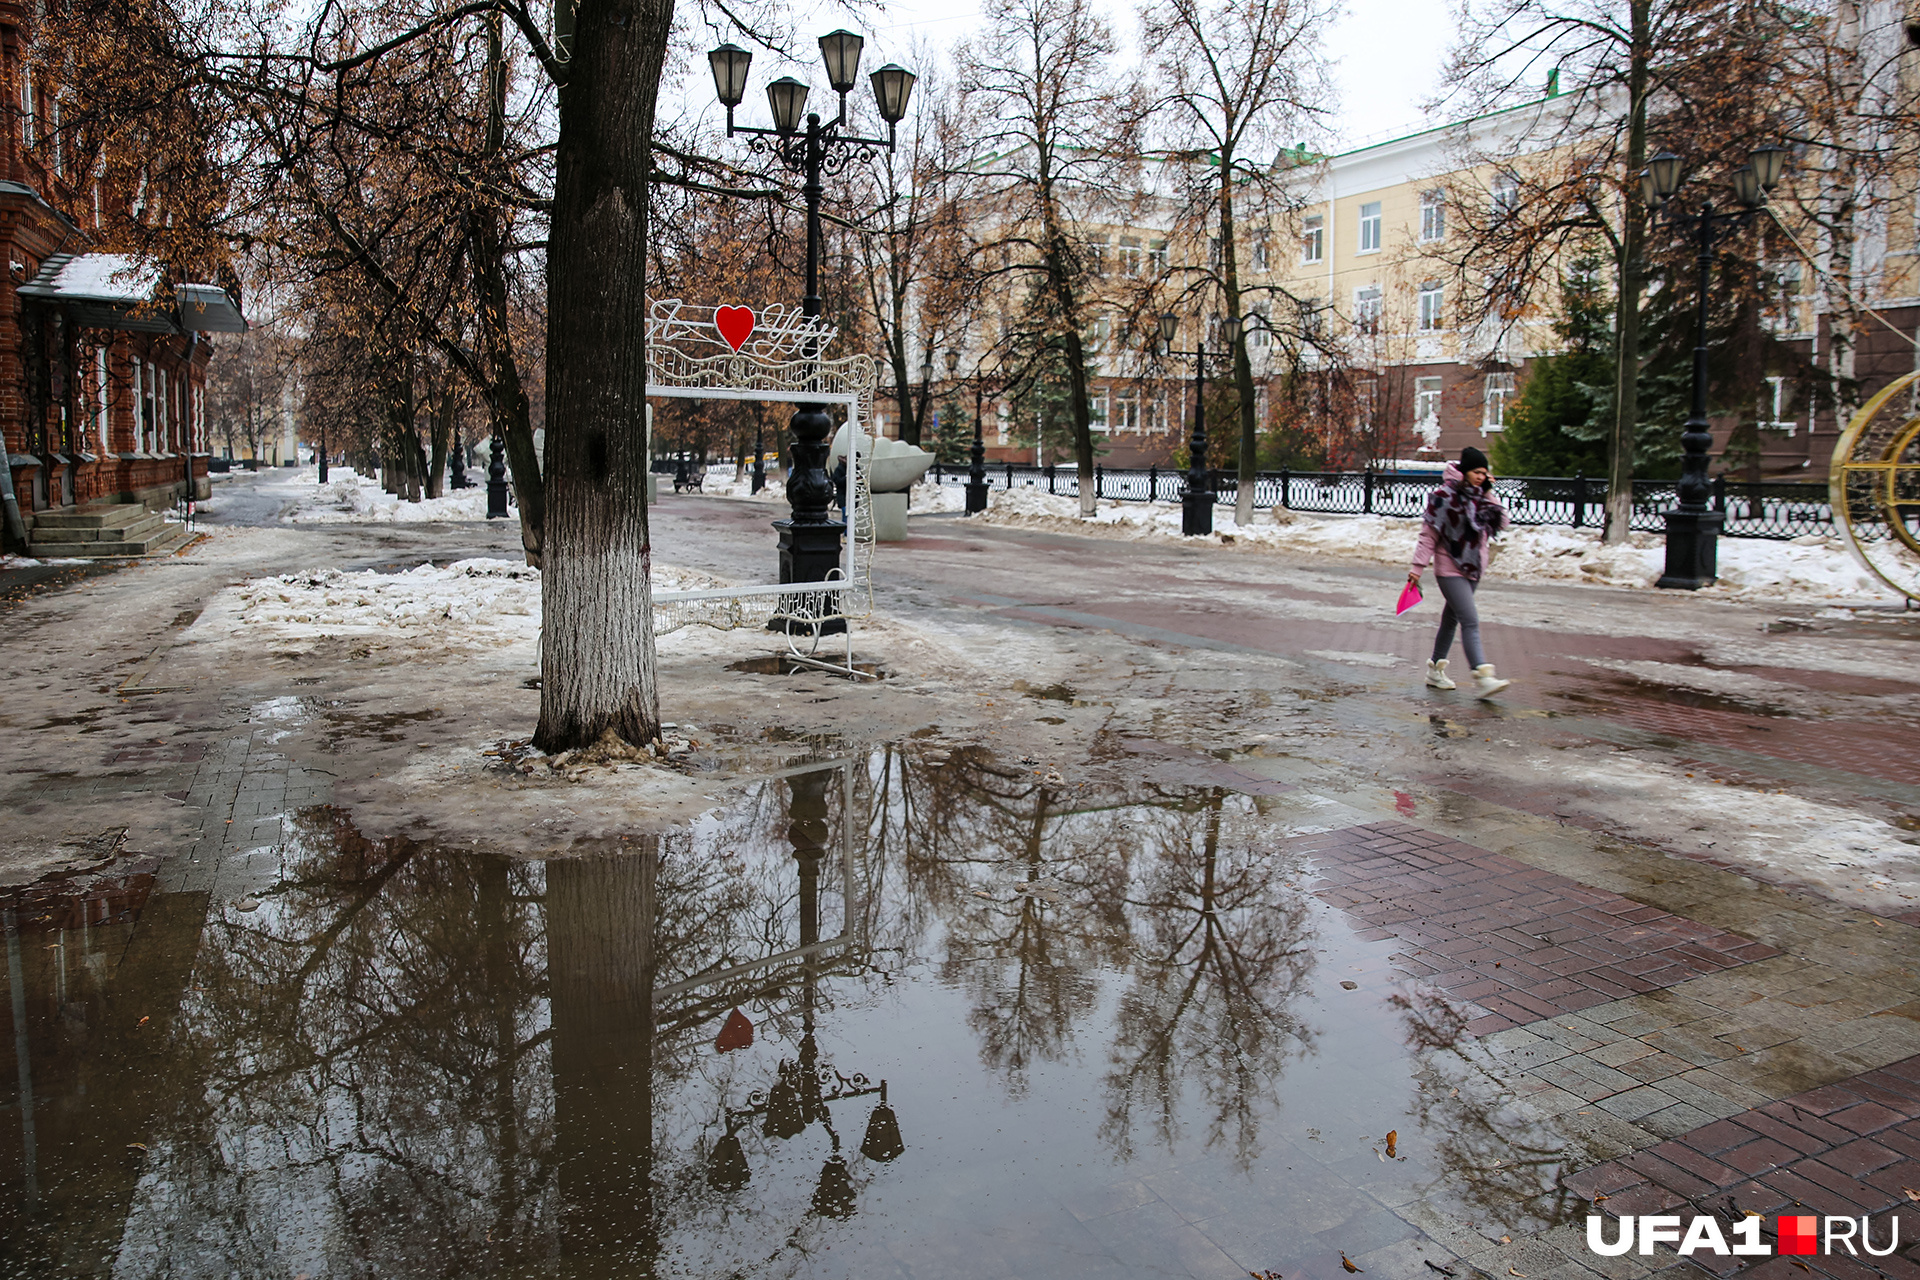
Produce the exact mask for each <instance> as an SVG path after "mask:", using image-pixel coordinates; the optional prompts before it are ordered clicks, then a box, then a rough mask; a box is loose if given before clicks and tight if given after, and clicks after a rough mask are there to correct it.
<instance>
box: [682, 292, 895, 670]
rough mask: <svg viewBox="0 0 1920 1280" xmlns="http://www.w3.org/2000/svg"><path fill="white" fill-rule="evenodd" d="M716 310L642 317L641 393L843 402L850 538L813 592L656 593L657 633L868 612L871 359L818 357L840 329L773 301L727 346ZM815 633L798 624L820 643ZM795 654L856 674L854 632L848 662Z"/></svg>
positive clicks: (781, 588) (791, 636) (776, 587)
mask: <svg viewBox="0 0 1920 1280" xmlns="http://www.w3.org/2000/svg"><path fill="white" fill-rule="evenodd" d="M720 310H721V308H718V307H710V306H690V305H688V304H686V303H684V302H681V301H680V300H679V299H677V298H665V299H660V300H657V301H655V302H654V303H653V304H652V305H651V306H650V307H649V308H648V314H647V395H648V396H661V397H667V398H673V399H683V400H779V401H787V402H791V403H796V404H799V403H807V404H839V405H844V406H846V411H847V427H848V431H847V436H848V440H849V442H850V444H851V448H849V449H848V457H849V463H848V475H847V540H846V546H845V548H844V550H843V552H842V558H841V565H840V568H839V570H838V573H839V575H840V576H839V577H838V578H836V579H834V580H832V581H829V582H825V583H821V584H820V585H819V586H817V587H809V588H807V589H805V590H796V589H795V586H794V585H793V584H782V583H770V584H767V585H763V586H743V587H722V588H718V589H716V590H711V591H660V592H655V593H654V596H653V619H654V622H653V625H654V633H655V634H656V635H665V634H666V633H668V632H670V631H677V630H679V629H680V628H681V627H685V626H690V625H694V624H698V625H701V626H709V627H715V628H718V629H720V630H731V629H734V628H739V627H764V626H765V625H767V624H768V623H770V622H772V621H774V620H775V619H785V620H788V621H790V622H806V623H824V622H826V621H828V620H830V619H854V618H865V617H870V616H871V615H872V613H873V577H872V569H873V543H874V532H873V513H872V502H871V499H872V487H871V480H870V477H869V475H868V462H869V458H870V454H871V448H870V446H869V445H868V443H867V440H866V424H867V423H868V422H870V421H872V418H873V397H874V392H875V390H876V389H877V388H878V387H879V385H880V376H879V368H878V366H877V365H875V363H874V361H873V358H872V357H871V356H865V355H852V356H841V357H837V358H828V357H826V356H824V355H823V354H822V353H823V352H824V351H825V350H826V348H827V345H828V344H829V343H831V342H832V341H833V339H834V338H835V337H836V336H837V335H838V333H839V330H838V329H837V328H836V327H835V326H834V325H831V324H828V323H826V322H824V321H822V320H820V319H818V318H817V317H815V318H809V317H807V316H803V315H801V314H800V313H799V312H798V311H795V310H792V309H790V308H787V307H784V306H781V305H778V304H775V305H774V306H770V307H767V308H765V309H764V310H760V311H756V312H755V313H754V316H753V320H754V323H753V329H752V332H751V333H750V334H749V335H748V336H747V337H746V339H745V340H744V341H743V342H741V344H740V345H739V347H738V348H736V347H734V345H733V344H732V343H730V342H729V341H728V340H727V339H726V338H724V337H722V336H721V330H720V327H719V325H718V323H717V320H716V315H717V313H718V312H719V311H720ZM819 631H820V629H819V627H817V626H814V627H810V628H801V629H800V633H799V634H800V635H801V636H807V635H810V637H811V640H812V641H813V642H814V643H817V642H818V638H819ZM787 635H788V647H789V649H790V650H791V652H792V656H793V657H794V658H795V659H796V660H798V661H803V662H806V663H807V664H808V665H812V666H830V667H832V669H833V670H835V671H843V670H844V671H845V672H846V673H847V674H856V675H857V674H859V673H858V672H855V671H853V669H852V662H853V650H852V643H853V641H852V633H851V632H849V633H848V641H847V645H848V649H847V664H846V667H845V668H842V667H840V666H839V665H838V664H829V663H823V662H820V661H818V660H817V659H814V658H812V657H811V656H810V654H811V645H810V646H809V650H808V653H807V654H802V653H801V652H800V651H799V649H798V648H797V647H796V646H795V640H796V639H797V638H798V637H797V636H796V635H795V633H794V631H793V630H792V629H791V628H790V629H789V630H788V632H787Z"/></svg>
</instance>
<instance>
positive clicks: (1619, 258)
mask: <svg viewBox="0 0 1920 1280" xmlns="http://www.w3.org/2000/svg"><path fill="white" fill-rule="evenodd" d="M1460 29H1461V44H1460V47H1459V49H1458V50H1457V51H1456V53H1455V55H1454V58H1453V60H1452V63H1451V65H1450V68H1449V73H1448V75H1449V84H1450V92H1451V94H1452V95H1453V97H1455V98H1459V99H1465V100H1467V101H1470V102H1472V103H1473V104H1474V105H1476V106H1478V107H1482V108H1492V107H1495V106H1516V107H1517V106H1524V105H1525V103H1524V100H1523V98H1524V96H1532V97H1534V98H1536V99H1538V105H1537V106H1536V107H1534V108H1533V111H1532V114H1531V115H1530V116H1528V115H1520V114H1516V113H1509V114H1508V116H1507V117H1506V118H1505V120H1504V123H1503V126H1502V127H1501V128H1500V129H1498V130H1491V129H1490V130H1486V131H1484V132H1482V133H1480V134H1478V135H1476V136H1475V137H1473V138H1471V139H1470V140H1469V141H1468V142H1467V144H1466V150H1467V151H1468V153H1469V154H1468V155H1467V156H1466V157H1464V160H1465V162H1466V164H1468V165H1480V166H1484V168H1485V171H1487V172H1490V173H1492V174H1493V175H1495V176H1494V177H1493V179H1492V181H1491V182H1490V183H1489V185H1488V186H1487V187H1486V188H1484V189H1481V190H1472V189H1466V188H1462V189H1460V190H1456V191H1454V192H1452V193H1450V194H1451V197H1452V199H1453V202H1454V203H1455V204H1456V206H1457V207H1459V208H1460V209H1461V211H1462V212H1463V213H1464V214H1465V215H1466V216H1465V217H1464V218H1463V219H1462V220H1463V221H1464V222H1465V223H1466V226H1465V227H1464V228H1463V230H1464V232H1465V234H1464V235H1463V236H1461V237H1460V238H1459V240H1458V241H1457V244H1458V245H1459V246H1460V247H1459V248H1457V249H1456V250H1453V251H1450V252H1449V254H1448V257H1449V258H1450V260H1451V263H1452V265H1453V267H1454V269H1455V271H1456V274H1457V277H1458V281H1459V284H1460V286H1461V287H1460V288H1459V289H1458V291H1457V294H1458V296H1459V298H1460V300H1461V302H1460V306H1461V319H1462V323H1463V324H1465V325H1466V326H1467V327H1474V326H1475V325H1476V324H1486V325H1490V326H1492V327H1493V328H1495V329H1497V330H1501V331H1504V330H1506V329H1508V328H1510V327H1511V326H1513V325H1514V324H1516V323H1517V322H1518V321H1519V320H1520V319H1521V318H1522V317H1523V316H1525V315H1526V314H1528V313H1529V312H1530V311H1536V310H1538V309H1539V304H1540V296H1541V295H1542V293H1543V292H1544V291H1546V290H1550V289H1552V288H1553V287H1554V282H1555V280H1556V279H1557V275H1556V272H1555V271H1554V270H1553V264H1554V262H1555V260H1556V258H1558V257H1560V256H1561V255H1563V254H1564V255H1568V256H1571V254H1572V253H1573V252H1575V251H1577V250H1579V249H1581V248H1583V247H1585V246H1587V245H1588V244H1590V243H1592V242H1593V241H1594V240H1595V239H1596V238H1598V239H1599V240H1600V241H1601V242H1602V243H1604V244H1605V245H1606V249H1607V256H1608V257H1609V258H1610V259H1611V261H1612V264H1613V268H1614V276H1615V290H1614V295H1615V300H1616V309H1617V310H1616V318H1615V325H1614V359H1615V379H1614V387H1613V396H1612V399H1613V404H1612V417H1613V428H1612V436H1611V439H1610V441H1609V449H1608V475H1607V518H1606V533H1605V537H1606V539H1607V541H1609V542H1619V541H1622V540H1624V539H1625V538H1626V536H1627V525H1628V518H1629V516H1630V514H1631V510H1632V501H1633V472H1634V444H1635V434H1636V430H1637V428H1638V424H1639V405H1640V398H1639V379H1640V372H1641V363H1642V353H1641V332H1642V324H1643V314H1642V311H1643V308H1642V303H1643V300H1644V297H1645V294H1646V282H1647V254H1648V244H1649V237H1648V231H1649V227H1648V210H1647V207H1646V202H1645V200H1644V198H1643V196H1642V193H1641V189H1640V174H1641V172H1642V170H1644V169H1645V168H1646V164H1647V160H1648V157H1649V145H1650V132H1649V130H1650V122H1655V121H1659V122H1664V123H1665V124H1666V125H1667V126H1669V128H1670V129H1671V130H1672V131H1673V133H1674V135H1675V136H1676V137H1679V136H1686V135H1687V133H1688V132H1690V131H1693V130H1697V129H1699V128H1701V127H1702V125H1703V122H1705V121H1709V120H1714V119H1722V118H1724V117H1725V115H1726V113H1727V112H1729V111H1735V110H1740V109H1741V106H1740V104H1741V103H1742V102H1743V101H1746V102H1751V100H1752V99H1753V98H1754V97H1755V95H1754V91H1753V86H1754V84H1755V83H1756V80H1755V77H1756V76H1757V75H1763V72H1762V69H1763V68H1764V67H1765V66H1766V65H1767V59H1766V58H1765V57H1764V56H1762V51H1763V50H1764V49H1765V46H1766V43H1767V41H1768V40H1769V38H1770V37H1771V36H1772V35H1773V34H1774V33H1775V32H1776V31H1777V29H1778V28H1777V22H1776V18H1775V16H1774V13H1773V9H1772V7H1771V6H1770V5H1767V4H1765V3H1763V2H1762V0H1740V2H1739V3H1735V4H1727V3H1724V0H1464V3H1463V4H1462V9H1461V23H1460ZM1763 81H1764V76H1763ZM1763 81H1762V82H1763ZM1542 85H1545V86H1547V96H1545V97H1540V96H1539V95H1540V90H1539V86H1542ZM1741 158H1742V159H1744V155H1742V157H1741Z"/></svg>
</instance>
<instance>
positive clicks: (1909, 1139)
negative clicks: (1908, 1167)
mask: <svg viewBox="0 0 1920 1280" xmlns="http://www.w3.org/2000/svg"><path fill="white" fill-rule="evenodd" d="M1905 1128H1906V1126H1905V1125H1901V1126H1899V1127H1897V1128H1893V1129H1882V1130H1881V1131H1880V1132H1879V1133H1876V1134H1874V1135H1873V1140H1874V1141H1875V1142H1877V1143H1879V1144H1880V1145H1881V1146H1883V1147H1892V1148H1893V1149H1894V1150H1895V1151H1898V1152H1900V1153H1901V1154H1902V1155H1904V1156H1905V1157H1906V1158H1907V1159H1909V1160H1920V1136H1916V1135H1914V1134H1911V1133H1906V1132H1904V1130H1905ZM1913 1185H1914V1186H1916V1187H1920V1182H1916V1183H1914V1184H1913Z"/></svg>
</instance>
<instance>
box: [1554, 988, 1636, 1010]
mask: <svg viewBox="0 0 1920 1280" xmlns="http://www.w3.org/2000/svg"><path fill="white" fill-rule="evenodd" d="M1619 998H1620V997H1619V996H1617V995H1610V994H1606V993H1604V992H1600V991H1576V992H1574V993H1573V994H1572V995H1566V996H1561V997H1559V998H1558V999H1556V1000H1555V1001H1554V1003H1555V1004H1557V1005H1559V1006H1560V1008H1561V1009H1562V1010H1564V1011H1565V1012H1567V1013H1578V1012H1580V1011H1581V1010H1582V1009H1591V1008H1593V1007H1594V1006H1595V1005H1602V1004H1612V1003H1613V1002H1614V1001H1615V1000H1618V999H1619Z"/></svg>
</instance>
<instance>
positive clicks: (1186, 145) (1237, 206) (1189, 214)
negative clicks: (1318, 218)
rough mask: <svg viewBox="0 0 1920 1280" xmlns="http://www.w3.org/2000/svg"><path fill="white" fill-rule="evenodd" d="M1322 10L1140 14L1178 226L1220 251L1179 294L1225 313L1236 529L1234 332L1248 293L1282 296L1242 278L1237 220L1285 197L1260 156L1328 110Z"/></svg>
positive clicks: (1243, 357)
mask: <svg viewBox="0 0 1920 1280" xmlns="http://www.w3.org/2000/svg"><path fill="white" fill-rule="evenodd" d="M1331 9H1332V5H1331V4H1329V3H1325V2H1324V0H1243V2H1237V3H1236V2H1232V0H1218V2H1217V3H1211V4H1209V3H1205V2H1204V0H1172V3H1171V5H1169V6H1164V7H1161V8H1156V9H1150V10H1147V11H1146V21H1145V29H1144V32H1143V35H1144V41H1145V44H1146V47H1147V48H1149V49H1152V50H1154V51H1155V54H1154V56H1155V59H1156V61H1157V63H1158V65H1159V69H1160V74H1161V76H1162V78H1163V80H1164V91H1163V98H1162V101H1161V103H1160V106H1161V114H1162V117H1163V118H1164V119H1165V120H1166V121H1167V125H1166V127H1167V129H1168V131H1169V132H1170V134H1171V135H1172V138H1171V140H1170V141H1171V145H1172V148H1173V155H1174V156H1175V157H1176V158H1178V159H1179V160H1181V161H1183V162H1184V163H1183V164H1181V165H1180V166H1179V169H1178V172H1179V173H1181V174H1182V176H1183V177H1184V178H1185V180H1186V181H1185V185H1186V187H1187V190H1186V192H1185V193H1184V196H1185V199H1184V200H1183V208H1182V210H1181V217H1180V220H1179V222H1180V228H1179V229H1180V230H1183V231H1185V232H1186V233H1187V234H1186V237H1185V238H1187V239H1190V240H1193V241H1196V242H1197V243H1202V244H1205V243H1207V242H1208V241H1209V239H1211V241H1212V243H1213V244H1214V245H1215V246H1217V247H1216V248H1214V249H1213V250H1211V251H1210V252H1209V253H1208V255H1207V258H1206V265H1205V266H1204V267H1197V268H1193V269H1191V274H1190V275H1189V277H1188V278H1187V279H1186V280H1185V281H1184V282H1183V283H1185V286H1186V287H1185V289H1184V291H1183V293H1184V296H1185V297H1187V298H1189V299H1198V300H1199V303H1200V308H1201V311H1202V314H1210V313H1212V312H1213V308H1214V304H1215V303H1216V302H1217V303H1218V305H1219V307H1220V309H1221V310H1220V314H1223V315H1224V316H1225V319H1226V333H1225V335H1224V336H1225V338H1226V339H1227V340H1228V342H1229V345H1230V349H1231V351H1232V353H1233V385H1234V387H1235V389H1236V391H1237V392H1238V397H1237V398H1238V401H1239V406H1238V407H1239V427H1240V448H1239V454H1240V460H1239V474H1240V484H1239V494H1238V499H1237V501H1236V504H1235V519H1236V520H1237V521H1238V522H1239V523H1240V524H1243V525H1244V524H1248V523H1251V522H1252V520H1253V488H1254V478H1255V472H1256V469H1257V466H1258V461H1257V457H1256V454H1257V450H1258V429H1259V424H1258V422H1257V421H1256V411H1255V396H1254V387H1253V363H1252V360H1251V359H1250V358H1249V355H1248V349H1247V348H1248V344H1247V343H1246V342H1245V341H1234V340H1233V339H1234V338H1235V336H1236V335H1238V334H1239V332H1240V328H1241V316H1242V314H1243V312H1244V308H1245V302H1246V298H1247V295H1248V294H1249V293H1251V294H1253V295H1255V296H1268V295H1274V294H1284V291H1283V290H1280V289H1278V288H1277V287H1276V286H1253V287H1251V288H1250V287H1248V286H1247V285H1245V284H1244V283H1243V276H1242V270H1241V259H1240V252H1241V251H1240V241H1241V239H1242V235H1241V217H1242V216H1243V215H1244V214H1245V213H1246V212H1248V210H1247V208H1246V206H1247V205H1249V204H1251V205H1252V212H1253V214H1254V216H1255V218H1256V219H1265V218H1270V217H1271V216H1272V215H1273V214H1275V213H1276V212H1281V211H1283V210H1285V209H1286V208H1287V207H1288V205H1289V204H1291V203H1292V199H1291V198H1290V196H1289V191H1288V187H1287V186H1286V185H1285V178H1286V177H1292V176H1296V175H1293V174H1285V175H1283V174H1281V173H1277V172H1276V170H1275V167H1274V166H1273V165H1272V164H1270V163H1269V164H1263V163H1261V161H1260V159H1259V158H1258V157H1259V156H1262V155H1264V156H1268V157H1271V156H1272V155H1274V154H1275V153H1277V152H1278V150H1279V148H1280V146H1281V140H1282V138H1283V137H1284V136H1286V135H1288V134H1292V135H1293V136H1295V137H1298V136H1299V134H1300V133H1301V132H1302V130H1304V129H1305V128H1307V127H1309V126H1310V125H1312V124H1313V123H1314V122H1315V120H1316V118H1317V117H1318V115H1319V114H1320V113H1321V112H1322V111H1323V110H1324V109H1325V107H1324V104H1325V103H1326V101H1327V97H1328V92H1329V86H1328V84H1327V80H1326V76H1325V74H1324V72H1323V70H1322V67H1323V64H1322V63H1321V62H1320V61H1319V60H1318V59H1317V58H1316V57H1315V54H1316V53H1317V51H1318V40H1317V33H1318V32H1319V31H1320V30H1321V29H1323V28H1324V27H1325V25H1326V21H1327V19H1328V18H1329V17H1330V16H1331ZM1285 300H1286V302H1287V303H1288V304H1289V305H1286V306H1283V307H1280V308H1276V307H1274V306H1273V305H1272V301H1271V299H1269V301H1267V303H1266V305H1264V306H1263V307H1262V309H1261V310H1262V320H1263V321H1264V322H1265V323H1266V324H1269V325H1270V324H1272V323H1273V320H1274V319H1275V318H1278V319H1279V321H1280V323H1282V324H1285V323H1287V322H1288V320H1289V319H1290V318H1292V317H1294V316H1297V315H1299V307H1298V305H1297V300H1296V299H1293V298H1292V297H1291V296H1287V297H1286V299H1285Z"/></svg>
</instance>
